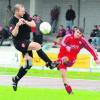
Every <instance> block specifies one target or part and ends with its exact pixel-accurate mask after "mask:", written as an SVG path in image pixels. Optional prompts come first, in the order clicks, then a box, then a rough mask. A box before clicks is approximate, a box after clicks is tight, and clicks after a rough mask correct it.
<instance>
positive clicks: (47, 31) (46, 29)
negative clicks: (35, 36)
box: [40, 22, 51, 35]
mask: <svg viewBox="0 0 100 100" xmlns="http://www.w3.org/2000/svg"><path fill="white" fill-rule="evenodd" d="M40 31H41V33H42V34H44V35H48V34H50V32H51V25H50V24H49V23H48V22H43V23H41V24H40Z"/></svg>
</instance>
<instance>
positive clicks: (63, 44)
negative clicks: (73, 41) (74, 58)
mask: <svg viewBox="0 0 100 100" xmlns="http://www.w3.org/2000/svg"><path fill="white" fill-rule="evenodd" d="M69 38H70V35H66V36H65V37H64V38H63V40H62V42H61V45H62V46H64V47H65V48H66V49H67V50H68V51H70V50H71V47H70V46H68V45H67V42H68V40H69Z"/></svg>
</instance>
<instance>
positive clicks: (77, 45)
mask: <svg viewBox="0 0 100 100" xmlns="http://www.w3.org/2000/svg"><path fill="white" fill-rule="evenodd" d="M82 48H85V49H87V50H88V51H89V52H90V53H91V54H92V56H93V57H94V60H97V59H98V56H97V53H96V52H95V51H94V49H93V48H92V46H91V45H90V44H89V43H88V42H87V40H86V39H85V38H84V37H83V36H82V37H80V38H78V39H76V38H75V37H74V34H72V35H66V36H65V37H64V39H63V40H62V42H61V47H60V52H59V55H58V58H62V57H64V56H67V57H68V59H69V61H75V60H76V58H77V55H78V53H79V52H80V50H81V49H82Z"/></svg>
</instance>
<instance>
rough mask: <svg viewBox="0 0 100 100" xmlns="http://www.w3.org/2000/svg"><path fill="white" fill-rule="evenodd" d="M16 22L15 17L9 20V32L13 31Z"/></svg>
mask: <svg viewBox="0 0 100 100" xmlns="http://www.w3.org/2000/svg"><path fill="white" fill-rule="evenodd" d="M15 26H16V24H14V22H13V19H10V21H9V32H10V33H12V30H13V29H14V28H15Z"/></svg>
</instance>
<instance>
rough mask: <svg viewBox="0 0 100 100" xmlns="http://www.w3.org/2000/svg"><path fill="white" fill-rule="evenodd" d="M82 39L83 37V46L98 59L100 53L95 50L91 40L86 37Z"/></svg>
mask: <svg viewBox="0 0 100 100" xmlns="http://www.w3.org/2000/svg"><path fill="white" fill-rule="evenodd" d="M81 39H82V45H83V47H84V48H85V49H87V50H88V51H89V52H90V53H91V54H92V56H93V57H94V60H97V59H98V54H97V53H96V52H95V50H94V48H93V47H92V46H91V45H90V44H89V42H88V41H87V40H86V39H85V38H84V37H82V38H81Z"/></svg>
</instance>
